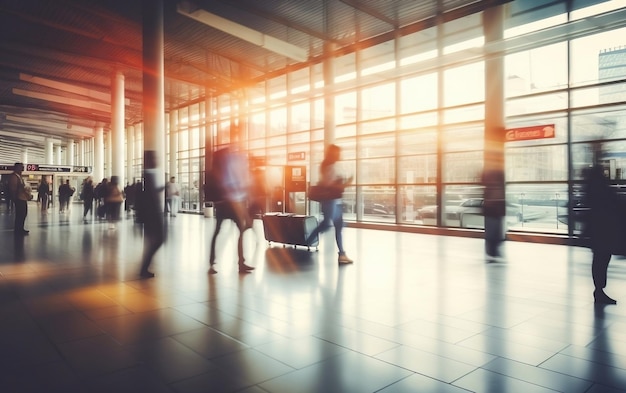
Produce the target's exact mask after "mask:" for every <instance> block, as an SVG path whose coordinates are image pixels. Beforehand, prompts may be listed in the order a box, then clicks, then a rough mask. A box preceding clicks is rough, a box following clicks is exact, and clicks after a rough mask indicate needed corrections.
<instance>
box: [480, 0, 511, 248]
mask: <svg viewBox="0 0 626 393" xmlns="http://www.w3.org/2000/svg"><path fill="white" fill-rule="evenodd" d="M503 26H504V12H503V7H502V6H495V7H490V8H487V9H485V11H483V31H484V34H485V46H484V47H485V135H484V138H485V149H484V168H483V172H484V173H486V174H487V175H485V178H488V179H489V180H488V184H487V183H486V184H485V189H486V190H488V191H489V194H490V197H489V198H490V199H491V200H494V201H498V200H501V199H502V198H504V197H505V195H506V191H505V178H504V175H502V174H504V171H505V168H504V132H505V113H504V99H505V97H504V57H503V54H502V53H501V52H494V51H490V50H489V48H490V47H491V46H490V44H492V43H497V42H499V41H501V40H502V38H503V32H504V28H503ZM485 180H486V179H485ZM488 200H489V199H488V197H487V192H485V204H486V203H487V201H488ZM502 202H503V203H504V201H502ZM504 232H505V229H504V217H500V218H498V217H485V239H486V243H485V245H486V248H487V250H486V251H487V253H488V254H492V253H493V252H496V253H497V250H493V248H494V247H493V246H491V244H493V243H494V241H495V240H497V239H503V238H504Z"/></svg>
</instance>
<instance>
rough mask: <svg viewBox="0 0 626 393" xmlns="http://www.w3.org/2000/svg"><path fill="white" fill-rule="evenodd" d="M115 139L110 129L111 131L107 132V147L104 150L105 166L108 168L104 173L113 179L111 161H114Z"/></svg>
mask: <svg viewBox="0 0 626 393" xmlns="http://www.w3.org/2000/svg"><path fill="white" fill-rule="evenodd" d="M112 146H113V140H112V136H111V131H110V130H109V132H107V134H106V145H105V149H104V151H105V152H106V155H105V158H104V160H105V165H104V167H105V168H106V169H105V171H104V173H105V176H106V177H107V178H108V179H109V180H110V179H111V173H112V172H111V162H112V161H113V149H112Z"/></svg>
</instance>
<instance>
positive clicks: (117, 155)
mask: <svg viewBox="0 0 626 393" xmlns="http://www.w3.org/2000/svg"><path fill="white" fill-rule="evenodd" d="M110 134H111V144H110V145H108V146H109V147H110V149H109V150H110V151H111V161H110V164H111V165H110V167H111V176H117V177H118V179H119V185H120V187H124V185H125V184H126V180H125V173H126V171H125V170H124V156H125V154H124V75H123V74H122V73H121V72H120V71H116V72H114V73H113V76H112V78H111V132H110Z"/></svg>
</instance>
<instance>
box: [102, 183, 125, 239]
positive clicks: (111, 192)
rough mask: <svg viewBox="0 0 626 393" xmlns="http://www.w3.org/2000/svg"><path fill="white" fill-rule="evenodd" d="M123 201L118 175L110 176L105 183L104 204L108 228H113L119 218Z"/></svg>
mask: <svg viewBox="0 0 626 393" xmlns="http://www.w3.org/2000/svg"><path fill="white" fill-rule="evenodd" d="M122 202H124V194H123V193H122V190H121V189H120V185H119V176H111V181H110V182H108V183H107V186H106V190H105V195H104V205H105V206H106V218H107V221H108V222H109V229H115V225H116V223H117V222H118V221H119V220H120V209H121V207H122Z"/></svg>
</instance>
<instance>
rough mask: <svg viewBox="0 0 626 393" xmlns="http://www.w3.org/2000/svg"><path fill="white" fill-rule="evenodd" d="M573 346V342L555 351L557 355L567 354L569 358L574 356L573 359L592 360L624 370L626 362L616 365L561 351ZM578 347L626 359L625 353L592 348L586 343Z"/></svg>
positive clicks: (625, 369)
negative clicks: (620, 365)
mask: <svg viewBox="0 0 626 393" xmlns="http://www.w3.org/2000/svg"><path fill="white" fill-rule="evenodd" d="M574 346H576V345H573V344H570V345H568V346H567V347H566V348H563V349H562V350H561V351H559V352H557V355H562V356H568V357H571V358H574V359H580V360H584V361H588V362H593V363H597V364H601V365H604V366H607V367H613V368H616V369H619V370H624V371H626V363H624V367H616V366H614V365H613V363H611V364H608V363H604V362H599V361H595V360H592V359H589V358H587V357H581V356H576V355H572V354H569V353H563V352H564V351H565V350H567V349H568V348H571V347H574ZM579 347H581V348H584V349H587V350H590V351H594V352H602V353H604V354H606V355H605V356H618V357H621V358H624V359H626V355H622V354H619V353H615V352H609V351H605V350H602V349H596V348H593V347H589V346H588V345H587V346H584V347H583V346H579Z"/></svg>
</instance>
